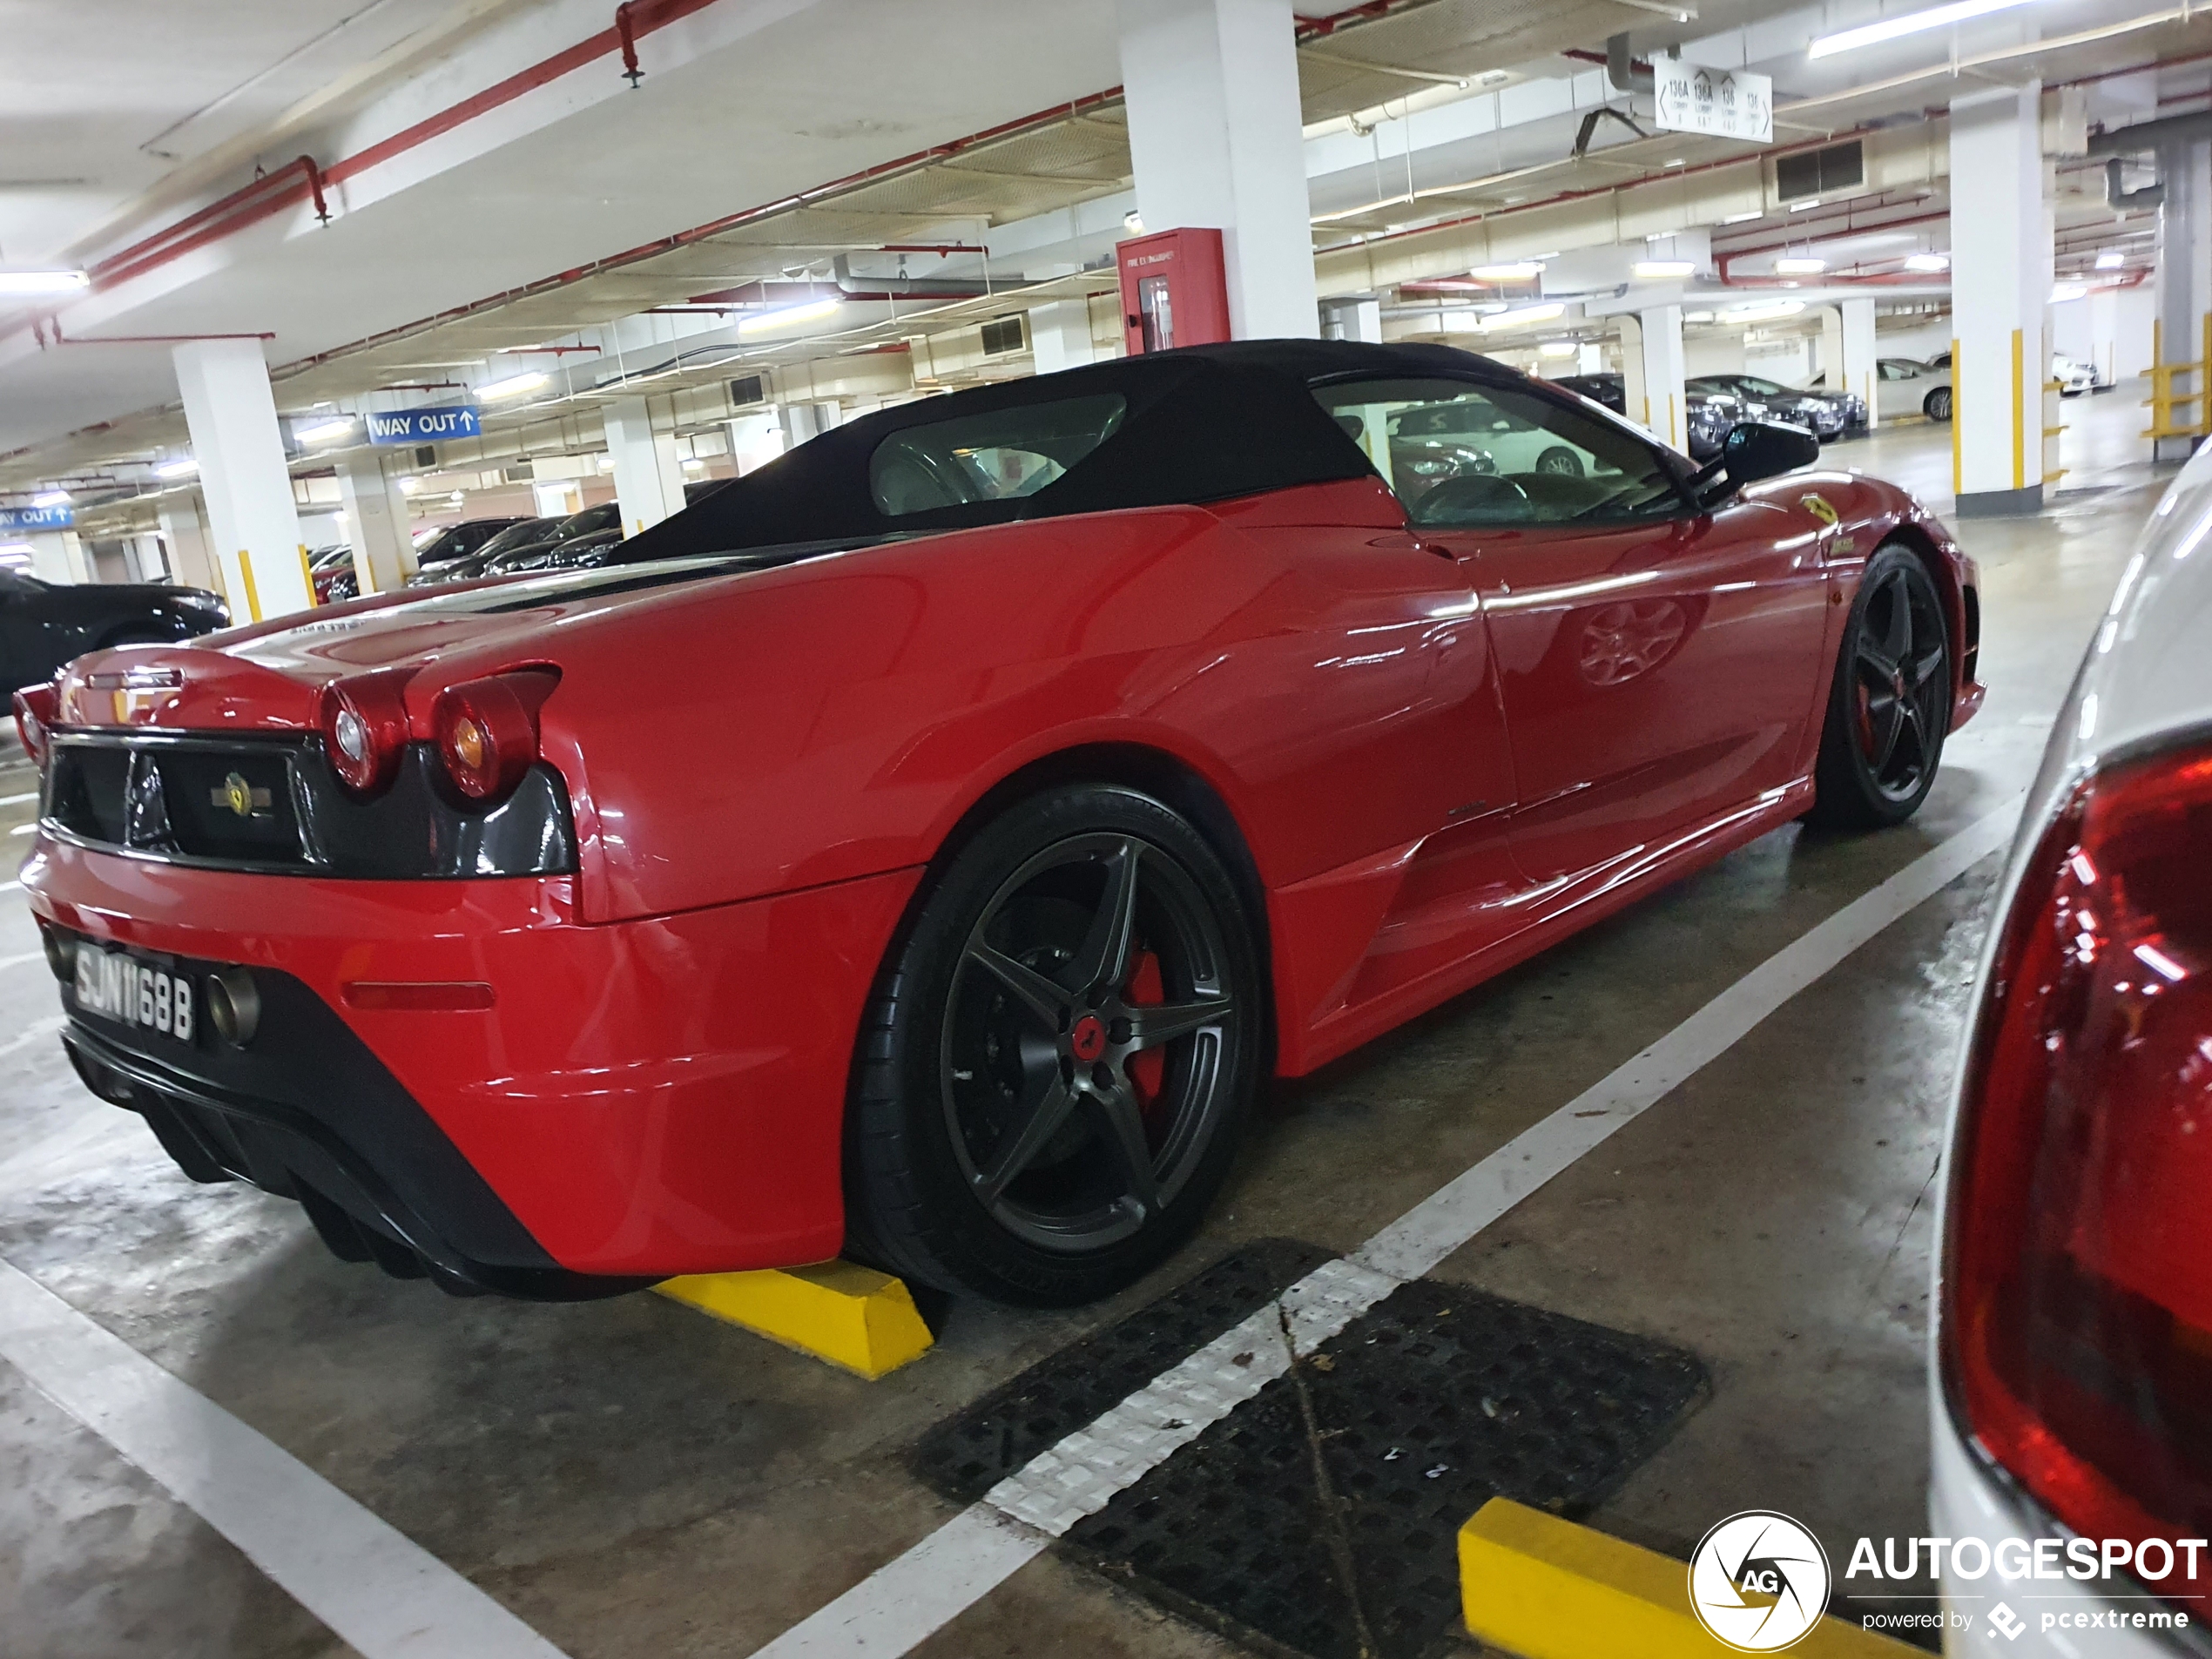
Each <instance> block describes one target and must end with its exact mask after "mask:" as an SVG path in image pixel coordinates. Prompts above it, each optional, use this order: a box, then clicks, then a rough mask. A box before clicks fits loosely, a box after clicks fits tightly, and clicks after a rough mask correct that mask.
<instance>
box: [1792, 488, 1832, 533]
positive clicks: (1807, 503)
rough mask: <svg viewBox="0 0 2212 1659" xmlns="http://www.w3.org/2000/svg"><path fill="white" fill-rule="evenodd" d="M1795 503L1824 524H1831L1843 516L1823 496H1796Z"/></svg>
mask: <svg viewBox="0 0 2212 1659" xmlns="http://www.w3.org/2000/svg"><path fill="white" fill-rule="evenodd" d="M1797 505H1798V506H1800V507H1802V508H1804V509H1805V511H1807V512H1808V513H1811V515H1812V516H1814V517H1815V518H1817V519H1818V520H1819V521H1820V522H1821V523H1824V524H1827V525H1831V526H1832V525H1833V524H1834V523H1836V521H1837V520H1838V518H1840V517H1842V516H1843V515H1842V514H1840V513H1838V511H1837V510H1836V509H1834V508H1833V507H1831V506H1830V505H1829V503H1828V497H1827V496H1811V495H1807V496H1798V497H1797Z"/></svg>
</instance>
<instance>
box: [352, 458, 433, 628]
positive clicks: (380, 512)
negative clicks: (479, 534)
mask: <svg viewBox="0 0 2212 1659" xmlns="http://www.w3.org/2000/svg"><path fill="white" fill-rule="evenodd" d="M338 500H339V504H340V506H341V509H342V510H343V511H344V513H345V516H346V539H347V541H348V542H350V543H353V548H354V582H355V583H357V584H358V585H359V586H360V588H361V597H364V598H366V597H368V595H370V594H372V593H391V592H394V591H395V590H397V589H398V588H399V586H400V584H401V583H403V582H405V581H406V580H407V579H408V577H411V576H413V575H414V574H415V539H414V536H413V534H412V533H411V530H410V528H409V525H410V520H409V515H408V504H407V496H405V495H404V494H402V493H401V489H400V481H399V480H398V478H396V477H395V476H394V475H393V474H392V472H391V469H389V468H388V467H387V466H386V465H385V462H384V456H383V455H381V453H380V452H378V451H377V450H374V449H349V450H347V452H346V453H345V454H344V455H340V456H339V457H338Z"/></svg>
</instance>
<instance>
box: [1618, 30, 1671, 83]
mask: <svg viewBox="0 0 2212 1659" xmlns="http://www.w3.org/2000/svg"><path fill="white" fill-rule="evenodd" d="M1605 78H1606V79H1607V80H1608V81H1611V82H1612V83H1613V90H1614V91H1616V92H1649V91H1654V90H1655V89H1656V87H1657V86H1658V84H1659V80H1658V77H1657V76H1656V74H1655V73H1654V72H1653V71H1652V68H1651V65H1650V64H1648V63H1644V64H1639V63H1637V62H1636V61H1635V59H1634V58H1633V57H1630V56H1629V37H1628V36H1626V35H1624V34H1622V35H1610V36H1608V37H1607V38H1606V42H1605Z"/></svg>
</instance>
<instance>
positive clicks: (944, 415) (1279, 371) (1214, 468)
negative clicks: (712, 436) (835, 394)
mask: <svg viewBox="0 0 2212 1659" xmlns="http://www.w3.org/2000/svg"><path fill="white" fill-rule="evenodd" d="M1439 374H1441V375H1449V376H1453V377H1455V378H1459V379H1467V380H1475V381H1483V382H1486V383H1488V384H1493V385H1500V386H1526V385H1527V383H1528V382H1527V378H1526V377H1525V376H1524V375H1522V374H1519V373H1517V372H1516V371H1514V370H1513V369H1510V368H1506V367H1505V366H1504V365H1502V364H1500V363H1495V362H1493V361H1490V360H1489V359H1488V358H1486V357H1478V356H1476V355H1475V354H1473V353H1472V352H1463V351H1458V350H1455V349H1453V347H1449V346H1424V345H1403V346H1384V345H1367V344H1363V343H1361V342H1359V341H1341V340H1252V341H1232V342H1230V343H1228V344H1224V345H1217V346H1192V347H1184V349H1182V350H1180V351H1170V352H1156V353H1152V354H1147V355H1143V356H1138V357H1127V358H1119V359H1116V360H1114V361H1109V362H1103V363H1093V364H1090V365H1089V366H1088V367H1085V368H1070V369H1063V370H1062V371H1061V372H1059V373H1058V374H1039V375H1035V376H1033V377H1031V378H1028V379H1026V380H1019V381H1006V382H1004V383H1002V384H1000V385H997V386H985V387H978V388H975V389H974V390H972V391H966V392H955V393H954V394H952V395H949V396H947V397H932V398H924V399H922V400H921V401H917V402H914V403H907V404H902V405H901V406H900V407H899V408H893V409H884V410H880V411H879V412H878V413H876V414H873V415H862V416H861V417H860V419H858V420H855V421H847V422H846V424H844V425H843V426H840V427H833V428H831V429H830V430H829V431H827V432H826V433H824V434H822V435H820V436H819V437H817V438H814V439H812V440H811V441H809V442H806V443H803V444H801V445H799V448H796V449H793V450H792V451H791V453H789V454H788V455H783V456H780V457H779V458H778V459H777V460H775V461H772V462H770V463H769V464H768V465H766V466H765V467H763V468H761V469H759V470H758V471H756V472H752V473H748V474H747V475H745V476H744V477H742V478H736V479H732V480H731V481H730V482H728V483H726V484H725V485H723V486H722V488H721V489H718V490H715V491H714V492H713V493H712V494H711V495H708V496H702V497H701V498H700V499H699V500H698V502H694V503H693V504H692V505H691V506H690V507H688V508H686V509H685V510H684V511H682V512H680V513H678V514H676V515H675V516H673V517H671V518H669V519H666V520H664V521H663V522H662V523H659V524H657V525H655V526H654V527H653V528H652V529H649V530H646V531H644V533H643V534H641V535H639V536H634V537H632V538H631V540H630V541H628V542H626V543H624V544H623V555H622V562H623V563H631V561H633V560H637V559H657V558H670V557H674V556H680V555H685V554H692V553H718V552H724V551H728V550H735V549H742V548H752V547H774V546H780V545H783V544H785V543H794V542H825V541H832V540H841V539H849V540H859V539H861V538H864V537H883V536H898V535H912V534H914V533H916V532H926V531H929V530H940V529H965V528H968V527H970V526H974V525H981V524H1003V523H1009V522H1011V521H1013V520H1015V519H1022V518H1053V517H1060V516H1064V515H1066V514H1069V513H1095V512H1102V511H1105V510H1108V509H1114V508H1127V507H1172V506H1179V505H1186V504H1191V503H1197V502H1210V501H1225V500H1228V499H1230V498H1231V497H1233V496H1251V495H1257V494H1258V493H1260V492H1261V491H1263V490H1271V489H1290V488H1291V487H1293V486H1295V485H1298V484H1314V483H1328V482H1335V481H1337V480H1339V479H1346V478H1361V477H1366V476H1368V475H1370V474H1372V471H1373V470H1374V469H1373V468H1372V465H1370V463H1369V462H1368V460H1367V457H1366V455H1365V454H1364V453H1362V451H1361V450H1360V448H1359V445H1358V444H1357V443H1355V442H1352V439H1350V438H1349V437H1347V436H1346V435H1345V433H1344V431H1343V430H1342V429H1341V428H1339V426H1338V425H1337V423H1336V422H1335V421H1333V420H1332V419H1330V417H1329V416H1328V415H1327V414H1326V413H1325V412H1324V411H1323V409H1322V408H1321V406H1320V405H1319V404H1318V403H1317V402H1316V401H1314V400H1313V399H1312V397H1311V396H1309V395H1307V392H1308V388H1311V387H1312V386H1313V385H1315V384H1317V383H1318V382H1321V381H1331V380H1344V379H1369V378H1399V377H1405V376H1418V375H1439ZM1107 394H1116V395H1120V396H1121V397H1123V398H1124V399H1125V400H1126V401H1127V404H1128V408H1127V412H1126V413H1125V414H1124V415H1123V418H1122V421H1121V424H1120V426H1119V427H1118V428H1116V430H1115V432H1114V433H1113V435H1111V436H1109V438H1107V439H1106V441H1105V442H1103V443H1101V444H1099V445H1098V446H1097V448H1095V449H1092V450H1091V451H1090V452H1089V454H1088V455H1084V456H1083V457H1082V459H1081V460H1079V461H1077V462H1076V463H1075V464H1074V465H1073V466H1071V467H1069V469H1068V471H1067V472H1066V474H1065V475H1063V476H1062V477H1060V478H1058V479H1055V481H1054V482H1052V483H1050V484H1049V485H1047V486H1046V487H1045V488H1044V489H1040V490H1038V491H1037V492H1036V493H1035V495H1031V496H1020V497H1015V498H1012V499H1008V500H1001V501H988V502H968V503H966V504H963V505H960V506H954V507H941V508H934V509H928V510H927V511H923V512H914V513H901V514H899V515H897V516H891V515H887V514H885V513H883V512H881V511H880V510H879V509H878V508H877V506H876V504H875V500H874V496H873V493H872V492H871V490H870V488H869V481H868V464H869V462H870V460H871V459H872V458H873V455H874V454H875V451H876V448H877V446H878V445H880V443H882V442H883V441H884V440H885V439H886V438H887V437H889V436H890V435H892V434H894V433H896V432H902V431H905V430H907V429H908V428H914V427H921V426H928V425H932V424H934V423H935V422H938V421H953V420H958V419H961V418H962V417H965V416H968V415H991V414H995V413H997V412H999V411H1001V410H1004V409H1012V408H1022V407H1023V406H1025V405H1029V404H1037V403H1049V402H1055V401H1060V400H1062V399H1068V398H1081V397H1095V396H1099V395H1107Z"/></svg>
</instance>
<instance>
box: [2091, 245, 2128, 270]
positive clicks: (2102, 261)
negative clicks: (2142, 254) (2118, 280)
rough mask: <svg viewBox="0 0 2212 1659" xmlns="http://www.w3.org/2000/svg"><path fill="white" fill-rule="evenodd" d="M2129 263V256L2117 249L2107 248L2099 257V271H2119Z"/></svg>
mask: <svg viewBox="0 0 2212 1659" xmlns="http://www.w3.org/2000/svg"><path fill="white" fill-rule="evenodd" d="M2127 263H2128V256H2127V255H2126V254H2125V253H2121V251H2120V250H2119V249H2118V248H2116V247H2114V248H2107V249H2106V250H2105V251H2104V252H2103V253H2100V254H2098V255H2097V269H2099V270H2100V271H2117V270H2118V269H2119V268H2120V267H2121V266H2123V265H2125V264H2127Z"/></svg>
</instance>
